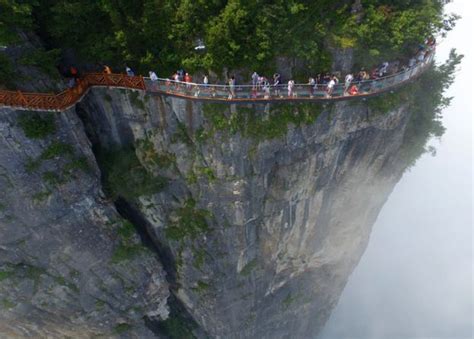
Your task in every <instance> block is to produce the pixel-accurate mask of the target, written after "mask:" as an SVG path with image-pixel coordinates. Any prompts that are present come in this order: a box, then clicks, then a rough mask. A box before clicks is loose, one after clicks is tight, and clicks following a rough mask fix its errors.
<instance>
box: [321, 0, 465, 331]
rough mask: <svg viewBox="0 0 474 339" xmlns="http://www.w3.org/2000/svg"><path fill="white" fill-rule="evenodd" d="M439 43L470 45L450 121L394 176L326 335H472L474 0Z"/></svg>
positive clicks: (461, 5)
mask: <svg viewBox="0 0 474 339" xmlns="http://www.w3.org/2000/svg"><path fill="white" fill-rule="evenodd" d="M447 11H448V12H455V13H458V14H460V15H462V17H463V18H462V19H461V20H460V21H459V22H458V25H457V27H456V29H455V30H454V31H453V32H451V33H450V34H449V36H448V37H447V39H446V40H444V41H443V42H442V43H441V45H440V46H439V47H438V50H437V60H438V62H441V61H443V60H445V59H446V58H447V55H448V53H449V50H450V49H451V48H452V47H455V48H456V49H457V50H458V52H460V53H462V54H464V55H465V58H464V60H463V63H462V65H461V71H460V72H459V73H458V75H457V77H456V81H455V83H454V84H453V85H452V87H451V88H450V90H449V92H448V95H450V96H453V97H454V99H453V101H452V104H451V106H450V107H449V108H447V109H445V110H444V112H443V124H444V126H445V127H446V128H447V131H446V133H445V135H444V136H443V137H442V138H441V140H432V141H431V144H432V145H433V146H435V147H436V149H437V155H436V157H432V156H430V155H424V156H423V157H422V158H420V159H419V160H418V162H417V164H416V165H415V167H414V168H412V169H411V171H409V172H407V173H405V175H404V176H403V178H402V180H401V181H400V182H399V184H398V185H397V186H396V188H395V190H394V192H393V193H392V195H391V196H390V198H389V200H388V201H387V203H386V205H385V206H384V208H383V209H382V211H381V213H380V215H379V218H378V220H377V222H376V224H375V225H374V228H373V232H372V235H371V240H370V243H369V246H368V247H367V250H366V252H365V254H364V256H363V257H362V260H361V261H360V263H359V265H358V266H357V268H356V269H355V271H354V273H353V274H352V275H351V277H350V279H349V282H348V284H347V286H346V288H345V290H344V292H343V294H342V295H341V298H340V300H339V304H338V306H337V308H336V309H335V310H334V312H333V314H332V315H331V318H330V320H329V321H328V323H327V324H326V328H325V329H324V331H323V333H322V334H321V336H320V338H321V339H344V338H358V339H359V338H360V339H375V338H387V339H390V338H412V339H415V338H416V339H422V338H433V339H434V338H449V339H455V338H472V333H473V332H472V328H473V313H472V301H473V296H472V286H473V281H472V271H473V262H472V247H473V233H472V220H473V219H472V218H473V215H472V210H473V205H472V176H473V171H472V169H473V167H472V166H473V163H472V160H473V159H472V147H473V145H472V128H473V126H472V122H473V120H472V114H473V98H474V92H473V79H474V72H473V50H472V45H473V43H472V39H473V35H474V29H473V28H474V27H473V23H474V16H473V14H474V13H473V12H474V1H473V0H455V1H454V2H453V3H451V4H449V5H448V6H447Z"/></svg>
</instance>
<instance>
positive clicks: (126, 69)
mask: <svg viewBox="0 0 474 339" xmlns="http://www.w3.org/2000/svg"><path fill="white" fill-rule="evenodd" d="M125 72H126V73H127V75H128V76H129V77H133V76H135V73H134V72H133V71H132V69H131V68H130V67H128V66H125Z"/></svg>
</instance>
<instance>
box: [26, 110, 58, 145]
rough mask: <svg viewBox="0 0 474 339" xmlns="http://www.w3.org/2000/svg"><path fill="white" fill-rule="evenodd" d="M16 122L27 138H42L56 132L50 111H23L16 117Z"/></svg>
mask: <svg viewBox="0 0 474 339" xmlns="http://www.w3.org/2000/svg"><path fill="white" fill-rule="evenodd" d="M18 124H19V125H20V127H21V129H22V130H23V132H24V133H25V135H26V136H27V137H28V138H31V139H43V138H45V137H47V136H48V135H51V134H54V133H55V132H56V123H55V121H54V115H53V114H52V113H42V114H41V113H37V112H25V113H23V114H22V115H20V117H19V118H18Z"/></svg>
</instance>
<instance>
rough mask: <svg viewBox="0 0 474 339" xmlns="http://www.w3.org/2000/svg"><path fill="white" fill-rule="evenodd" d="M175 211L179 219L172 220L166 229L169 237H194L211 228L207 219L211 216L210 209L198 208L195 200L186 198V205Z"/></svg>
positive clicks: (177, 239)
mask: <svg viewBox="0 0 474 339" xmlns="http://www.w3.org/2000/svg"><path fill="white" fill-rule="evenodd" d="M175 212H176V219H177V220H176V221H174V222H171V223H170V225H169V226H168V227H167V228H166V229H165V234H166V237H167V238H168V239H171V240H176V241H182V240H184V238H186V237H190V238H192V239H194V238H196V237H197V236H198V235H199V234H202V233H205V232H208V231H209V230H210V229H209V225H208V224H207V221H206V217H209V216H210V213H209V211H207V210H204V209H197V208H196V202H195V201H194V200H192V199H188V200H186V202H185V203H184V206H183V207H181V208H178V209H177V210H176V211H175Z"/></svg>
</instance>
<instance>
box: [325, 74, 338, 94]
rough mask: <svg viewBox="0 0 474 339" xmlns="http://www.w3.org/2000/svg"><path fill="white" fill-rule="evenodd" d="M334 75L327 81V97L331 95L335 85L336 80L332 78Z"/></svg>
mask: <svg viewBox="0 0 474 339" xmlns="http://www.w3.org/2000/svg"><path fill="white" fill-rule="evenodd" d="M334 78H335V77H332V78H331V80H330V81H329V83H328V91H327V94H328V97H330V96H331V95H332V92H333V91H334V86H336V80H334Z"/></svg>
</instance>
